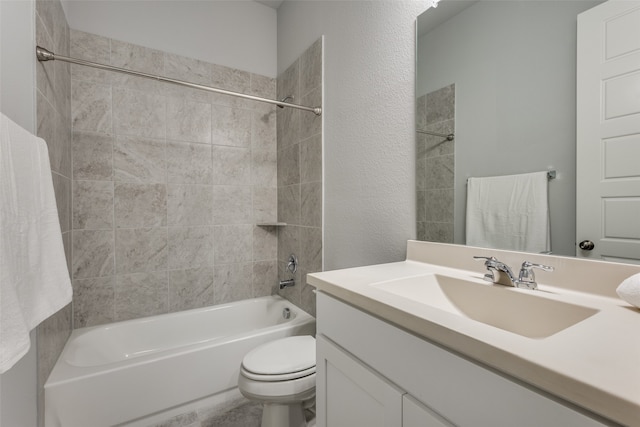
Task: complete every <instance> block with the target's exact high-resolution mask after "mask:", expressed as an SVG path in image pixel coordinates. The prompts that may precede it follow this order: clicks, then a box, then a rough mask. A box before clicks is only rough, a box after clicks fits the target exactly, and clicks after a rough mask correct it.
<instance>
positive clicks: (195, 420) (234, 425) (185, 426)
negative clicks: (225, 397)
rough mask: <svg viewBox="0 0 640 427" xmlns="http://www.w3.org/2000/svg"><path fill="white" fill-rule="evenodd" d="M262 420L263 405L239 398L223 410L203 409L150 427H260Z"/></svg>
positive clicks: (226, 405) (217, 408) (219, 408)
mask: <svg viewBox="0 0 640 427" xmlns="http://www.w3.org/2000/svg"><path fill="white" fill-rule="evenodd" d="M261 420H262V405H261V404H259V403H255V402H251V401H249V400H247V399H244V398H238V399H235V400H233V401H231V402H229V403H228V404H225V406H224V407H222V408H221V407H216V408H201V409H198V410H196V411H191V412H187V413H185V414H181V415H177V416H175V417H172V418H170V419H168V420H166V421H162V422H160V423H156V424H151V425H149V427H260V421H261Z"/></svg>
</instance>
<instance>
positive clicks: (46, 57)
mask: <svg viewBox="0 0 640 427" xmlns="http://www.w3.org/2000/svg"><path fill="white" fill-rule="evenodd" d="M36 57H37V58H38V61H41V62H43V61H53V60H57V61H64V62H70V63H72V64H78V65H85V66H87V67H93V68H99V69H101V70H108V71H115V72H117V73H124V74H130V75H132V76H139V77H145V78H148V79H153V80H158V81H161V82H167V83H173V84H175V85H179V86H186V87H190V88H194V89H200V90H206V91H209V92H215V93H221V94H223V95H231V96H237V97H239V98H245V99H251V100H253V101H258V102H266V103H267V104H273V105H277V106H278V107H289V108H297V109H298V110H304V111H311V112H312V113H314V114H315V115H316V116H320V115H321V114H322V107H305V106H304V105H298V104H291V103H289V102H283V101H277V100H275V99H268V98H262V97H259V96H253V95H246V94H244V93H239V92H232V91H229V90H224V89H218V88H215V87H211V86H204V85H200V84H196V83H189V82H185V81H183V80H176V79H170V78H168V77H162V76H158V75H155V74H148V73H142V72H140V71H133V70H127V69H125V68H119V67H113V66H111V65H105V64H99V63H97V62H90V61H85V60H84V59H76V58H70V57H68V56H62V55H58V54H56V53H53V52H51V51H49V50H47V49H45V48H43V47H40V46H36Z"/></svg>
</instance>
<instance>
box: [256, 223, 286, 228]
mask: <svg viewBox="0 0 640 427" xmlns="http://www.w3.org/2000/svg"><path fill="white" fill-rule="evenodd" d="M256 225H257V226H258V227H284V226H286V225H287V223H286V222H260V223H258V224H256Z"/></svg>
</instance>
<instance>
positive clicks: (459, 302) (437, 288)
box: [371, 274, 598, 338]
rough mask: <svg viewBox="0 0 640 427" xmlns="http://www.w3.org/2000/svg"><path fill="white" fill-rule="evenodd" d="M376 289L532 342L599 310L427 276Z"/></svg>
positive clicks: (377, 285)
mask: <svg viewBox="0 0 640 427" xmlns="http://www.w3.org/2000/svg"><path fill="white" fill-rule="evenodd" d="M371 286H372V287H374V288H377V289H380V290H382V291H385V292H389V293H391V294H394V295H398V296H400V297H403V298H406V299H409V300H411V301H414V302H418V303H421V304H425V305H429V306H431V307H435V308H438V309H440V310H444V311H447V312H449V313H453V314H457V315H459V316H463V317H466V318H469V319H472V320H475V321H478V322H482V323H484V324H487V325H490V326H494V327H496V328H500V329H503V330H505V331H509V332H512V333H515V334H518V335H522V336H525V337H529V338H546V337H549V336H551V335H553V334H555V333H557V332H560V331H562V330H564V329H566V328H568V327H570V326H572V325H575V324H576V323H578V322H581V321H583V320H585V319H587V318H588V317H590V316H593V315H594V314H596V313H597V312H598V310H596V309H593V308H590V307H584V306H581V305H576V304H571V303H567V302H562V301H556V300H551V299H547V298H544V297H541V296H537V295H535V293H536V292H540V291H520V290H516V289H515V288H512V287H506V286H502V285H491V284H489V283H487V284H483V283H476V282H473V281H469V280H464V279H459V278H456V277H451V276H446V275H440V274H428V275H423V276H415V277H411V278H406V279H397V280H390V281H387V282H380V283H375V284H372V285H371Z"/></svg>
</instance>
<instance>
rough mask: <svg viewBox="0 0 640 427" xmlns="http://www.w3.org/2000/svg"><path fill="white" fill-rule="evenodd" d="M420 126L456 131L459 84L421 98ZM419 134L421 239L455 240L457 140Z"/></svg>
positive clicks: (418, 191)
mask: <svg viewBox="0 0 640 427" xmlns="http://www.w3.org/2000/svg"><path fill="white" fill-rule="evenodd" d="M416 126H417V128H418V129H423V130H429V131H432V132H438V133H442V134H450V133H454V132H455V85H453V84H452V85H449V86H446V87H444V88H441V89H438V90H436V91H433V92H430V93H428V94H426V95H423V96H421V97H419V98H418V100H417V112H416ZM416 135H417V138H416V141H417V149H416V187H417V188H416V192H417V203H416V206H417V215H416V217H417V238H418V240H428V241H432V242H442V243H453V206H454V191H453V189H454V168H455V140H454V141H447V140H446V139H445V138H441V137H437V136H432V135H425V134H420V133H417V134H416Z"/></svg>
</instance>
